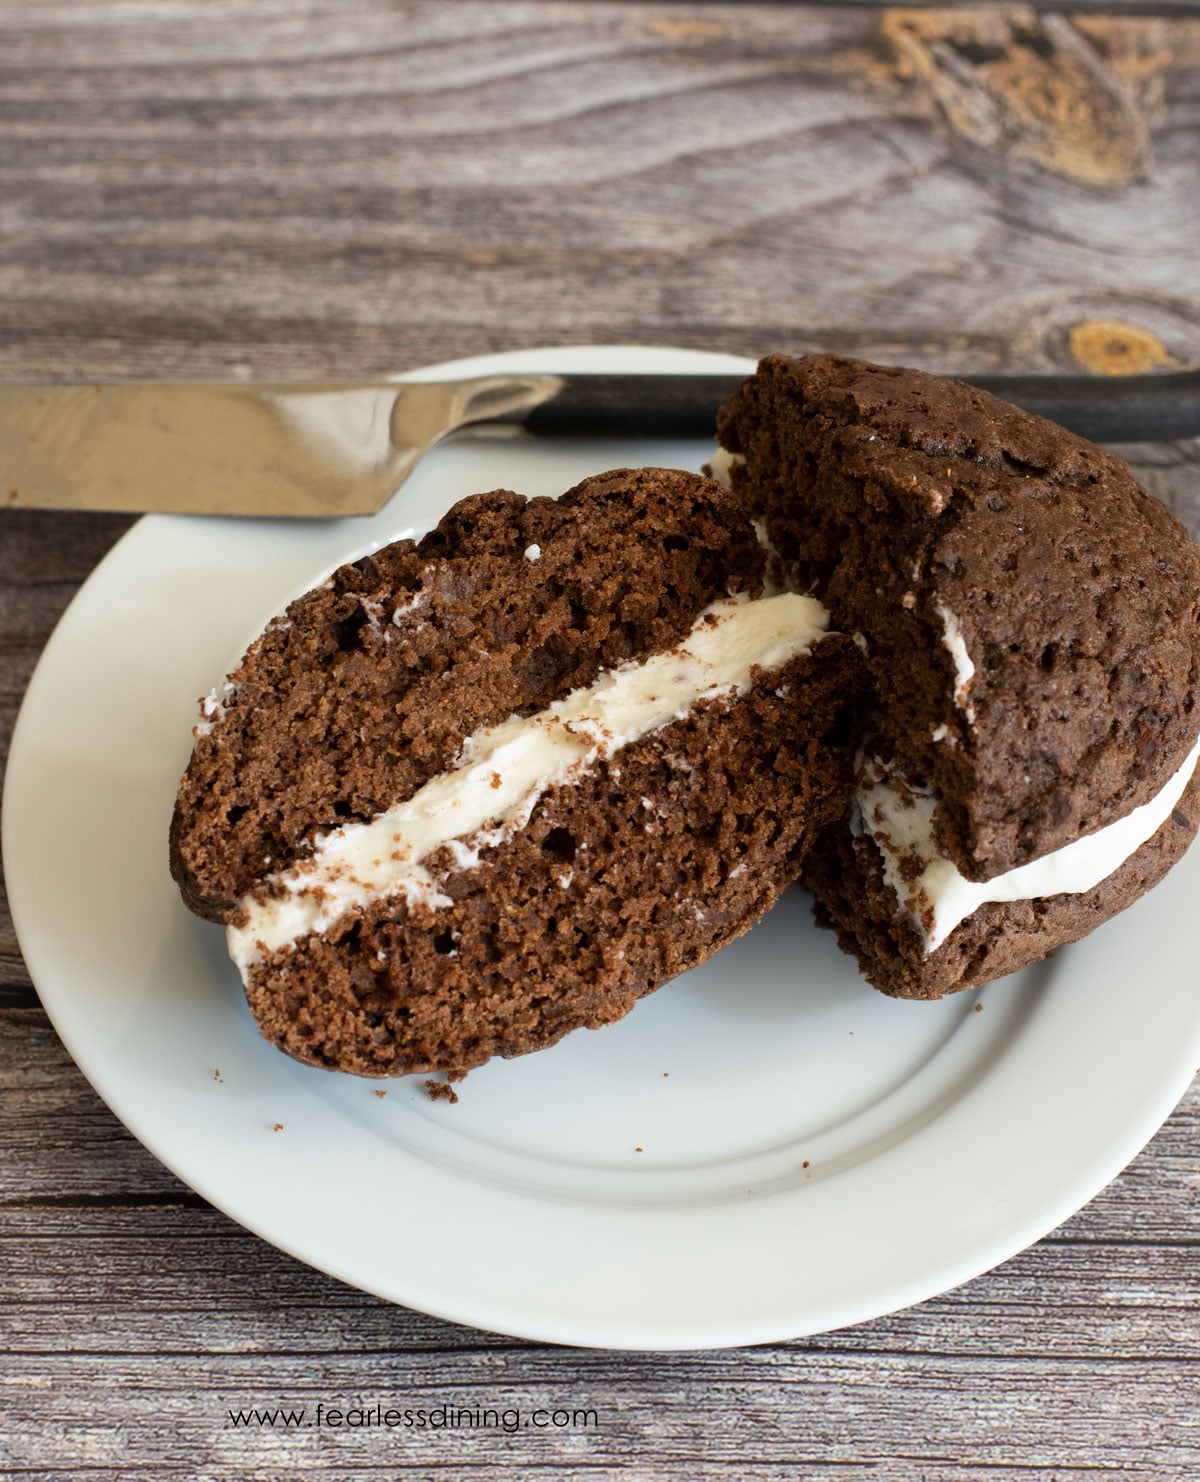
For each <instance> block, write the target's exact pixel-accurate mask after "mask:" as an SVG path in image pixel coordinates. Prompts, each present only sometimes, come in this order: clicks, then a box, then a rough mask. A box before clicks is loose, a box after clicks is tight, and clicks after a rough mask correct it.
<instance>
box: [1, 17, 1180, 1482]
mask: <svg viewBox="0 0 1200 1482" xmlns="http://www.w3.org/2000/svg"><path fill="white" fill-rule="evenodd" d="M1142 9H1143V10H1145V9H1147V7H1142ZM1172 9H1173V10H1177V9H1178V7H1172ZM1198 145H1200V20H1198V19H1196V18H1188V17H1186V16H1185V17H1183V18H1179V17H1176V18H1174V19H1169V20H1168V19H1162V18H1159V17H1157V16H1155V15H1153V14H1149V13H1147V14H1139V15H1137V16H1134V17H1117V18H1114V17H1113V16H1103V17H1094V16H1087V15H1073V16H1072V17H1071V18H1070V19H1065V18H1064V17H1063V16H1061V15H1055V14H1044V13H1036V12H1035V11H1034V10H1032V9H1029V8H1027V7H1004V8H995V7H967V8H963V9H961V10H958V11H954V12H946V11H940V12H929V11H912V10H900V9H895V8H888V7H865V6H864V7H860V6H853V5H840V6H828V7H825V8H816V9H803V8H797V7H794V6H786V5H763V4H744V5H691V4H670V5H660V4H610V3H574V4H562V3H554V4H551V3H532V0H530V3H509V0H496V3H485V0H441V3H392V0H352V3H347V4H344V5H339V6H336V7H335V6H323V5H318V4H316V3H313V0H301V3H290V0H161V3H151V0H120V3H116V0H112V3H105V0H92V3H87V0H71V3H65V4H58V5H54V6H38V7H31V6H28V5H26V4H24V3H20V0H0V377H47V378H71V377H77V376H109V377H125V376H133V375H156V376H175V377H183V376H230V377H251V376H263V377H265V376H278V377H287V376H296V377H301V376H325V375H338V374H344V375H355V376H357V375H369V374H379V373H387V372H391V371H395V370H400V369H404V368H406V367H409V366H413V365H417V364H422V363H427V362H430V361H435V360H442V359H447V358H450V357H452V356H455V355H460V354H471V353H476V352H480V351H484V350H488V349H494V348H508V347H511V346H519V345H531V344H544V343H569V342H587V341H601V342H618V341H622V340H630V341H638V342H652V341H659V342H669V343H675V344H683V345H692V346H698V347H702V348H712V349H726V350H733V351H740V352H743V353H751V354H753V353H758V352H763V351H766V350H772V349H787V350H804V349H809V348H833V349H843V350H849V351H856V352H859V353H864V354H868V355H874V356H877V357H879V358H882V359H888V360H911V361H915V362H917V363H920V364H923V365H926V366H929V367H931V368H934V369H942V370H953V369H973V370H983V369H991V368H997V369H1000V368H1003V369H1051V368H1055V367H1059V368H1064V369H1078V368H1079V367H1080V366H1081V365H1082V366H1083V367H1085V368H1088V369H1091V370H1095V371H1099V372H1103V371H1107V370H1117V369H1124V368H1126V367H1127V366H1128V365H1130V364H1132V363H1133V362H1131V361H1130V359H1129V357H1130V356H1141V357H1143V360H1142V361H1141V362H1138V363H1139V364H1144V365H1146V366H1150V365H1154V364H1158V365H1173V364H1180V365H1191V364H1196V363H1200V188H1198V187H1200V147H1198ZM1128 451H1130V452H1132V453H1134V455H1135V458H1136V467H1137V471H1138V474H1139V477H1141V478H1142V480H1143V481H1144V482H1145V483H1147V485H1148V486H1149V487H1151V488H1152V489H1153V490H1154V491H1155V492H1156V493H1159V494H1160V495H1161V496H1162V497H1163V498H1165V499H1166V500H1167V502H1168V503H1170V504H1171V505H1172V506H1173V507H1175V508H1176V509H1178V510H1179V511H1180V512H1182V513H1184V514H1185V515H1189V516H1191V517H1193V519H1195V518H1196V516H1197V510H1198V506H1200V494H1198V491H1200V476H1198V475H1200V443H1189V444H1179V445H1171V446H1162V447H1151V448H1141V449H1136V450H1128ZM129 524H130V521H129V520H128V519H127V518H125V517H121V516H81V515H72V516H64V515H54V514H43V513H28V512H25V513H12V512H7V513H6V514H5V516H4V518H3V520H0V756H2V755H3V754H5V753H6V751H7V743H8V737H9V735H10V733H11V728H12V724H13V721H14V719H15V715H16V710H17V707H18V704H19V701H20V696H21V694H22V693H23V691H24V687H25V685H26V683H27V682H28V678H29V675H30V674H31V673H32V669H33V666H34V664H35V662H36V660H37V656H38V654H39V653H40V652H41V650H42V648H43V646H44V644H45V642H46V639H47V638H48V636H49V633H50V631H51V630H52V627H53V625H54V622H55V621H56V620H57V618H58V616H59V615H60V614H61V612H62V611H63V609H64V608H65V606H66V604H67V602H68V601H69V600H70V598H71V596H72V595H73V593H74V592H75V591H76V590H77V589H78V586H79V584H80V582H81V581H82V580H83V579H84V578H85V577H86V576H87V574H88V573H89V572H90V571H91V570H92V569H93V568H94V566H95V564H96V562H97V561H98V560H99V559H100V558H101V557H102V555H103V554H104V552H105V551H106V550H107V549H108V548H109V546H110V545H111V544H112V542H113V541H114V540H116V539H117V538H119V536H120V535H121V533H122V532H123V531H124V530H126V529H127V528H128V526H129ZM0 1020H2V1033H3V1037H2V1039H0V1043H2V1044H3V1046H4V1049H3V1051H2V1052H0V1111H2V1112H3V1115H4V1124H3V1125H4V1137H3V1138H2V1139H0V1273H2V1274H3V1282H2V1285H0V1355H2V1356H0V1394H2V1395H3V1404H2V1405H0V1474H3V1475H6V1476H7V1475H12V1476H14V1477H18V1476H19V1477H22V1478H30V1479H46V1482H50V1479H54V1482H60V1479H68V1478H69V1479H72V1482H93V1479H94V1482H99V1479H102V1478H103V1479H105V1482H110V1479H112V1478H114V1477H118V1478H124V1477H139V1478H140V1477H164V1478H165V1477H180V1478H188V1479H196V1482H209V1479H212V1482H217V1479H220V1482H225V1479H228V1478H253V1479H258V1478H262V1479H268V1478H272V1479H273V1478H287V1477H297V1478H300V1477H303V1478H312V1479H318V1478H319V1479H325V1482H333V1479H343V1478H345V1479H350V1478H358V1477H362V1476H380V1477H385V1476H386V1477H412V1478H414V1479H415V1478H429V1477H438V1478H441V1477H460V1476H461V1477H471V1478H479V1479H481V1482H483V1479H486V1478H489V1477H499V1476H500V1475H501V1474H502V1473H504V1472H506V1471H507V1472H511V1471H513V1470H515V1471H516V1472H517V1474H518V1475H520V1476H522V1477H528V1478H546V1479H550V1478H554V1479H564V1478H567V1477H576V1476H578V1477H581V1478H583V1477H607V1476H615V1475H621V1476H629V1477H632V1478H645V1479H656V1478H667V1477H671V1478H676V1477H677V1478H687V1479H691V1478H704V1477H710V1476H716V1475H718V1474H728V1475H733V1476H738V1477H745V1478H747V1479H760V1478H761V1479H777V1478H778V1479H782V1478H798V1477H802V1478H804V1479H806V1482H821V1479H834V1478H836V1479H843V1478H849V1477H864V1478H871V1479H887V1482H891V1479H895V1482H983V1479H995V1478H999V1477H1004V1478H1005V1479H1006V1482H1020V1479H1025V1478H1029V1479H1034V1478H1037V1479H1041V1482H1050V1479H1064V1482H1065V1479H1068V1478H1075V1477H1079V1478H1084V1477H1086V1478H1087V1479H1088V1482H1101V1479H1110V1478H1111V1479H1116V1478H1121V1479H1122V1482H1128V1479H1130V1478H1137V1479H1145V1482H1183V1479H1186V1478H1189V1477H1192V1476H1195V1475H1197V1474H1200V1432H1198V1428H1197V1422H1196V1418H1195V1397H1196V1394H1197V1386H1198V1378H1200V1293H1198V1288H1197V1280H1196V1276H1197V1253H1198V1252H1200V1175H1198V1174H1197V1171H1196V1167H1197V1163H1196V1148H1197V1142H1198V1139H1200V1092H1197V1091H1196V1090H1193V1092H1192V1094H1191V1095H1190V1096H1189V1097H1188V1098H1187V1100H1185V1102H1184V1104H1183V1105H1182V1106H1181V1107H1180V1108H1179V1110H1178V1111H1177V1112H1176V1113H1175V1115H1174V1116H1173V1117H1172V1118H1171V1119H1170V1121H1168V1123H1167V1124H1166V1126H1165V1127H1164V1128H1163V1130H1162V1131H1161V1132H1160V1134H1159V1135H1158V1137H1156V1138H1155V1140H1154V1141H1153V1143H1152V1144H1151V1145H1150V1147H1149V1148H1148V1149H1147V1150H1146V1151H1145V1152H1144V1153H1143V1154H1142V1155H1141V1156H1140V1157H1139V1158H1138V1159H1137V1160H1136V1161H1135V1162H1134V1164H1133V1165H1132V1166H1131V1168H1130V1169H1128V1170H1127V1171H1126V1173H1125V1174H1124V1175H1123V1176H1122V1177H1121V1178H1120V1179H1118V1180H1117V1182H1116V1183H1115V1184H1113V1185H1112V1186H1111V1187H1110V1188H1109V1189H1108V1190H1106V1191H1105V1192H1104V1193H1103V1194H1102V1195H1101V1196H1100V1197H1099V1198H1097V1199H1096V1200H1095V1201H1094V1202H1093V1203H1092V1204H1091V1205H1090V1206H1089V1207H1088V1208H1087V1209H1085V1210H1084V1211H1082V1212H1081V1213H1080V1214H1078V1215H1077V1216H1076V1217H1075V1218H1074V1219H1072V1220H1071V1221H1069V1222H1068V1224H1067V1225H1065V1226H1064V1227H1063V1228H1062V1229H1061V1230H1059V1231H1058V1232H1056V1233H1055V1234H1054V1235H1052V1236H1050V1237H1048V1238H1047V1239H1046V1240H1043V1241H1042V1242H1041V1243H1040V1244H1038V1245H1037V1246H1035V1247H1034V1248H1033V1249H1031V1250H1029V1251H1027V1252H1025V1253H1024V1254H1023V1255H1021V1256H1019V1257H1017V1258H1015V1259H1013V1260H1011V1261H1009V1262H1007V1263H1006V1264H1005V1265H1003V1266H1001V1267H1000V1268H998V1269H997V1270H995V1271H993V1272H991V1273H989V1274H987V1275H985V1276H981V1277H979V1278H978V1279H977V1280H975V1281H973V1282H970V1283H969V1284H967V1285H966V1286H965V1287H963V1288H961V1289H959V1290H958V1291H955V1292H951V1293H949V1294H947V1295H945V1296H943V1297H941V1298H939V1299H937V1300H936V1301H932V1302H928V1303H925V1304H924V1305H923V1306H921V1307H919V1308H916V1309H913V1310H911V1311H908V1312H903V1313H900V1314H897V1315H895V1316H892V1317H889V1318H884V1319H880V1320H879V1321H876V1322H873V1323H869V1324H866V1325H863V1326H861V1327H858V1328H854V1329H851V1330H847V1331H845V1332H842V1333H834V1334H827V1335H824V1336H822V1337H819V1338H812V1339H806V1340H801V1341H798V1342H794V1343H787V1344H777V1345H771V1346H768V1347H764V1348H761V1349H755V1350H749V1351H742V1352H733V1353H709V1354H694V1355H675V1356H654V1355H614V1354H606V1353H585V1352H572V1351H566V1350H557V1349H551V1348H546V1347H543V1346H539V1345H535V1344H529V1343H523V1342H519V1341H516V1340H512V1339H506V1338H501V1337H497V1336H494V1335H488V1334H483V1333H478V1332H475V1331H472V1330H469V1329H465V1328H459V1327H455V1326H453V1325H451V1324H448V1323H443V1322H440V1321H437V1320H435V1319H431V1318H426V1317H424V1316H421V1315H420V1314H416V1313H412V1312H408V1311H405V1310H403V1309H398V1308H394V1307H390V1306H387V1305H386V1304H384V1303H382V1302H379V1301H377V1300H375V1299H374V1298H371V1297H367V1296H365V1295H363V1294H362V1293H359V1292H356V1291H353V1290H351V1289H349V1288H347V1287H344V1286H341V1285H340V1284H338V1283H337V1282H335V1281H333V1280H331V1279H329V1278H327V1277H325V1276H322V1275H321V1274H319V1273H317V1272H314V1271H312V1270H309V1269H308V1268H306V1267H303V1266H301V1265H299V1264H298V1263H296V1262H294V1261H292V1260H291V1259H289V1258H288V1257H286V1256H283V1255H281V1254H279V1253H278V1252H276V1251H274V1250H272V1249H271V1248H270V1247H268V1246H266V1245H264V1244H262V1243H261V1242H259V1241H258V1240H256V1239H255V1238H254V1237H252V1236H250V1235H248V1234H246V1233H245V1232H243V1231H241V1230H240V1229H238V1228H237V1227H236V1226H235V1225H233V1224H232V1223H231V1222H230V1221H229V1220H227V1219H226V1218H225V1217H224V1216H223V1215H221V1214H219V1213H217V1212H216V1211H214V1210H213V1209H211V1208H209V1207H208V1206H207V1205H206V1204H205V1203H204V1202H203V1201H202V1200H201V1199H199V1198H198V1197H197V1196H196V1195H194V1194H192V1193H191V1192H190V1191H189V1190H187V1189H185V1188H184V1187H183V1186H181V1185H180V1184H179V1183H178V1181H177V1180H176V1179H175V1178H174V1177H173V1176H172V1175H171V1174H169V1173H168V1172H167V1171H166V1170H165V1169H164V1168H162V1167H161V1166H160V1165H159V1164H158V1163H156V1162H155V1161H154V1159H152V1158H151V1157H150V1156H149V1154H147V1153H146V1152H145V1151H144V1150H143V1149H142V1148H141V1147H140V1146H139V1145H138V1144H137V1143H136V1142H135V1141H134V1140H133V1139H132V1138H131V1137H130V1136H129V1135H128V1134H127V1133H126V1132H125V1131H124V1130H123V1129H122V1128H121V1127H120V1126H119V1124H117V1123H116V1121H115V1120H114V1118H113V1117H112V1115H111V1113H109V1112H108V1110H107V1109H106V1108H105V1107H104V1106H103V1104H102V1103H101V1102H100V1101H99V1100H98V1099H97V1097H96V1096H95V1094H94V1093H93V1092H92V1091H91V1090H90V1088H89V1087H88V1086H87V1084H86V1083H85V1082H84V1080H83V1078H82V1076H81V1075H80V1074H79V1072H78V1071H77V1070H76V1069H75V1068H74V1066H73V1065H72V1063H71V1061H70V1059H69V1057H68V1056H67V1054H66V1052H65V1050H64V1049H63V1047H62V1045H61V1043H60V1042H59V1040H58V1038H57V1036H56V1035H55V1034H54V1032H53V1030H52V1028H51V1027H50V1025H49V1023H48V1021H47V1019H46V1017H45V1015H44V1013H43V1012H42V1010H41V1008H40V1006H39V1005H38V1001H37V998H36V995H35V993H34V990H33V988H32V986H31V985H30V982H29V978H28V974H27V972H26V970H25V967H24V964H23V962H22V960H21V957H20V953H19V949H18V945H17V942H16V939H15V936H14V934H13V932H12V927H11V923H10V921H9V919H8V917H7V915H5V914H4V913H3V910H2V908H0ZM320 1400H324V1401H325V1402H326V1403H337V1402H339V1401H340V1402H342V1403H344V1404H359V1403H375V1402H377V1401H379V1402H382V1403H383V1404H385V1405H387V1404H396V1403H400V1404H401V1405H404V1404H416V1403H418V1402H419V1401H426V1402H429V1401H433V1402H435V1403H441V1402H451V1403H456V1402H461V1403H464V1404H466V1403H473V1404H487V1405H491V1406H493V1407H499V1408H505V1407H511V1406H523V1407H526V1408H529V1407H533V1406H539V1405H544V1406H553V1405H556V1404H559V1403H567V1404H569V1405H572V1406H576V1407H591V1408H594V1409H596V1410H597V1412H598V1415H599V1418H600V1424H599V1426H598V1427H597V1428H596V1429H594V1430H575V1431H544V1432H534V1431H531V1430H528V1429H525V1430H522V1431H521V1432H520V1433H519V1434H516V1435H506V1434H503V1433H497V1432H495V1431H488V1432H482V1431H476V1432H470V1431H463V1430H459V1431H453V1432H433V1431H430V1430H425V1431H423V1432H420V1431H416V1430H404V1431H400V1430H394V1431H380V1430H373V1431H367V1430H354V1431H351V1430H348V1429H343V1430H340V1431H328V1430H320V1431H318V1430H315V1429H311V1428H310V1429H302V1430H300V1431H294V1432H284V1431H278V1430H277V1431H269V1430H262V1431H246V1430H241V1429H236V1428H234V1427H233V1426H232V1425H231V1423H230V1420H229V1414H228V1412H229V1410H230V1409H233V1408H244V1407H247V1406H250V1405H264V1406H271V1407H275V1406H279V1405H292V1404H303V1405H308V1406H312V1405H315V1404H316V1403H317V1402H318V1401H320Z"/></svg>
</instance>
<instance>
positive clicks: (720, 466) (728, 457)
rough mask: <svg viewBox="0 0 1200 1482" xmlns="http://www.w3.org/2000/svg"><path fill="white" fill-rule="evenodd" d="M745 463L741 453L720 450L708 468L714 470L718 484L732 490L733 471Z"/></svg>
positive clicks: (712, 458) (713, 474)
mask: <svg viewBox="0 0 1200 1482" xmlns="http://www.w3.org/2000/svg"><path fill="white" fill-rule="evenodd" d="M745 461H746V460H745V458H744V457H743V456H742V454H741V453H731V452H730V451H729V449H728V448H718V449H717V450H716V452H715V453H714V454H713V455H712V457H711V458H710V459H709V460H708V466H709V468H710V469H712V476H713V478H714V479H716V481H717V483H718V484H724V486H725V488H727V489H732V488H733V477H732V474H731V470H732V469H734V468H737V467H738V465H739V464H742V463H745Z"/></svg>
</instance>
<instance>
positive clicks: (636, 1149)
mask: <svg viewBox="0 0 1200 1482" xmlns="http://www.w3.org/2000/svg"><path fill="white" fill-rule="evenodd" d="M641 1151H642V1150H641V1148H634V1152H635V1153H640V1152H641Z"/></svg>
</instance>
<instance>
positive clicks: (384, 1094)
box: [375, 1091, 387, 1101]
mask: <svg viewBox="0 0 1200 1482" xmlns="http://www.w3.org/2000/svg"><path fill="white" fill-rule="evenodd" d="M375 1094H376V1096H378V1097H379V1099H380V1101H382V1100H383V1098H384V1097H385V1096H386V1095H387V1092H386V1091H376V1092H375Z"/></svg>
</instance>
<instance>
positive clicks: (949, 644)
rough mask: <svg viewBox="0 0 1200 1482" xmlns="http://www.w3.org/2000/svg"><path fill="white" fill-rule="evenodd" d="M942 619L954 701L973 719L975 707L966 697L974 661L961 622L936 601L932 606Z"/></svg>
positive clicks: (972, 675) (973, 676)
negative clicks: (951, 674)
mask: <svg viewBox="0 0 1200 1482" xmlns="http://www.w3.org/2000/svg"><path fill="white" fill-rule="evenodd" d="M934 611H935V612H936V613H937V615H938V617H940V618H941V620H942V644H943V646H944V647H945V648H946V649H947V650H948V651H949V654H950V657H951V658H952V659H953V660H954V703H955V704H956V705H957V706H958V708H959V709H960V710H961V711H962V712H963V714H964V715H965V716H966V717H967V720H968V721H973V720H974V719H975V707H974V706H973V705H972V704H971V702H970V700H969V699H968V698H967V692H968V690H969V689H970V688H971V681H972V680H973V679H974V678H975V663H974V660H973V659H972V658H971V655H970V654H969V653H968V652H967V640H966V639H965V638H964V637H963V630H962V624H961V623H960V622H959V620H958V618H957V617H956V615H955V614H954V613H952V612H951V611H950V609H949V608H948V607H945V606H943V605H942V603H940V602H939V603H938V605H937V607H936V608H934Z"/></svg>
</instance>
